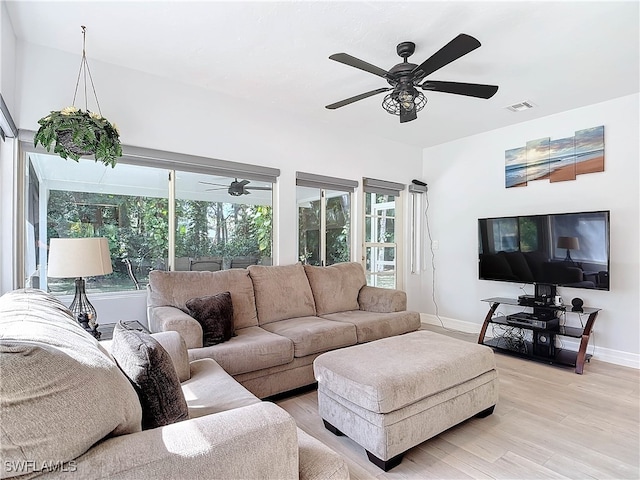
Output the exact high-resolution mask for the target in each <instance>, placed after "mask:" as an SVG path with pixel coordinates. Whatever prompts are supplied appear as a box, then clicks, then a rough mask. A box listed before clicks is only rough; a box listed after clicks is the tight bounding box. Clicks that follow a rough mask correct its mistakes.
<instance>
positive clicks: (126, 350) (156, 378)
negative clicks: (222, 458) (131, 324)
mask: <svg viewBox="0 0 640 480" xmlns="http://www.w3.org/2000/svg"><path fill="white" fill-rule="evenodd" d="M111 354H112V355H113V358H115V360H116V363H117V364H118V366H119V367H120V370H122V372H123V373H124V374H125V375H126V376H127V377H128V378H129V381H130V382H131V383H132V384H133V387H134V388H135V390H136V392H137V393H138V398H139V399H140V405H141V406H142V429H143V430H147V429H150V428H156V427H161V426H163V425H169V424H171V423H175V422H180V421H182V420H187V419H188V418H189V408H188V407H187V402H186V400H185V398H184V394H183V393H182V388H181V387H180V380H179V379H178V374H177V373H176V369H175V367H174V366H173V362H172V361H171V357H170V356H169V353H168V352H167V351H166V350H165V349H164V348H163V347H162V345H160V344H159V343H158V341H157V340H156V339H155V338H153V337H152V336H151V335H149V334H148V333H146V332H141V331H139V330H129V329H128V328H127V327H126V326H125V325H123V324H122V322H119V323H118V324H116V326H115V328H114V329H113V343H112V347H111Z"/></svg>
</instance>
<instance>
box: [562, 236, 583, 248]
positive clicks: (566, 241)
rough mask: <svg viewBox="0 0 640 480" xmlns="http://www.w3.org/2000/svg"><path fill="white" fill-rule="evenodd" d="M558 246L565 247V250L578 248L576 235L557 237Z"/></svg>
mask: <svg viewBox="0 0 640 480" xmlns="http://www.w3.org/2000/svg"><path fill="white" fill-rule="evenodd" d="M557 246H558V248H566V249H567V250H580V243H579V242H578V237H558V245H557Z"/></svg>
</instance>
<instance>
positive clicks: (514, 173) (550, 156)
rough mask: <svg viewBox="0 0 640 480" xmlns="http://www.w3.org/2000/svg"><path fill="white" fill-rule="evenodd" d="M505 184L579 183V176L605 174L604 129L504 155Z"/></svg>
mask: <svg viewBox="0 0 640 480" xmlns="http://www.w3.org/2000/svg"><path fill="white" fill-rule="evenodd" d="M504 157H505V184H506V187H507V188H510V187H526V186H527V183H528V182H531V181H533V180H541V179H548V180H549V181H550V182H564V181H567V180H575V179H576V175H581V174H585V173H594V172H604V125H601V126H599V127H592V128H587V129H584V130H578V131H577V132H576V134H575V135H574V136H573V137H567V138H559V139H557V140H551V139H550V138H549V137H547V138H540V139H538V140H531V141H528V142H527V145H526V146H524V147H518V148H513V149H511V150H506V151H505V152H504Z"/></svg>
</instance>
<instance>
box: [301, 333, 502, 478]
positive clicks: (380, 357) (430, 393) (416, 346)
mask: <svg viewBox="0 0 640 480" xmlns="http://www.w3.org/2000/svg"><path fill="white" fill-rule="evenodd" d="M313 368H314V373H315V376H316V379H317V380H318V410H319V412H320V416H321V417H322V419H323V421H324V424H325V427H326V428H327V429H328V430H330V431H331V432H333V433H335V434H336V435H342V434H345V435H348V436H349V438H351V439H352V440H354V441H355V442H357V443H358V444H359V445H361V446H363V447H364V449H365V450H366V451H367V455H368V457H369V460H370V461H371V462H373V463H374V464H376V465H377V466H378V467H380V468H382V469H383V470H384V471H387V470H389V469H391V468H393V467H395V466H396V465H398V464H399V463H400V462H401V461H402V456H403V455H404V453H405V452H406V451H407V450H408V449H410V448H412V447H414V446H416V445H418V444H420V443H422V442H424V441H425V440H427V439H429V438H431V437H433V436H435V435H437V434H438V433H440V432H442V431H444V430H446V429H448V428H450V427H452V426H454V425H456V424H458V423H460V422H462V421H463V420H466V419H468V418H470V417H472V416H474V415H477V416H479V417H485V416H487V415H490V414H491V413H493V408H494V406H495V404H496V402H497V401H498V376H497V372H496V369H495V359H494V356H493V350H492V349H491V348H489V347H486V346H484V345H478V344H476V343H470V342H464V341H462V340H456V339H453V338H450V337H447V336H445V335H440V334H437V333H433V332H429V331H425V330H421V331H417V332H413V333H407V334H405V335H398V336H395V337H390V338H385V339H382V340H376V341H374V342H370V343H365V344H361V345H355V346H352V347H347V348H343V349H340V350H334V351H331V352H327V353H323V354H322V355H320V356H319V357H318V358H316V360H315V361H314V363H313Z"/></svg>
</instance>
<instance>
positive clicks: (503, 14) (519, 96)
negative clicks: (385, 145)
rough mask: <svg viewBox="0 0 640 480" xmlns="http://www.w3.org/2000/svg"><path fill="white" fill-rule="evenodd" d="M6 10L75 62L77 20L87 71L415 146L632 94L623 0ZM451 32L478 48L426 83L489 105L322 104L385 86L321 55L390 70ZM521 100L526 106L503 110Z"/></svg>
mask: <svg viewBox="0 0 640 480" xmlns="http://www.w3.org/2000/svg"><path fill="white" fill-rule="evenodd" d="M5 3H6V5H7V9H8V13H9V19H10V21H11V23H12V26H13V29H14V31H15V34H16V37H17V40H18V44H19V45H20V44H21V43H26V44H33V45H39V46H43V47H46V48H51V49H58V50H62V51H65V52H69V53H71V54H74V55H79V53H80V52H79V48H80V40H81V38H80V30H79V26H80V25H86V26H87V28H88V32H89V33H88V42H89V43H88V50H87V55H88V57H89V60H90V61H91V62H93V61H96V60H98V61H101V62H104V63H105V64H110V65H119V66H122V67H126V68H130V69H134V70H138V71H142V72H145V73H148V74H151V75H155V76H157V77H163V78H167V79H171V80H172V81H175V82H179V83H181V84H183V85H184V88H185V89H188V88H192V87H193V86H196V87H200V88H203V89H207V90H210V91H212V92H217V93H218V94H223V95H227V96H229V97H232V98H233V99H234V100H237V101H238V105H239V110H240V111H242V112H243V115H250V114H251V112H252V109H261V111H262V112H264V111H268V112H270V113H271V112H272V113H273V114H280V115H283V114H284V115H287V116H288V117H293V118H295V119H296V120H300V121H304V120H312V121H314V122H320V123H322V124H325V125H326V126H327V127H328V128H335V129H336V130H339V131H340V132H341V133H345V134H348V132H351V131H357V132H359V133H366V134H370V135H374V136H379V137H385V138H389V139H392V140H395V141H398V142H402V143H407V144H411V145H417V146H420V147H428V146H432V145H435V144H439V143H444V142H448V141H451V140H454V139H458V138H462V137H467V136H470V135H474V134H478V133H481V132H485V131H489V130H493V129H496V128H500V127H504V126H507V125H511V124H515V123H519V122H524V121H528V120H532V119H534V118H540V117H544V116H547V115H551V114H554V113H557V112H562V111H566V110H570V109H574V108H578V107H582V106H585V105H592V104H595V103H598V102H603V101H606V100H610V99H613V98H617V97H622V96H625V95H630V94H633V93H637V92H638V91H639V89H640V80H639V64H640V47H639V45H640V41H639V30H640V22H639V21H638V15H639V13H638V11H639V10H638V8H639V3H638V2H637V1H633V0H632V1H621V2H620V1H610V0H606V1H528V2H519V1H496V2H485V1H463V2H462V1H398V2H395V1H394V2H381V1H351V2H342V1H265V2H248V1H233V2H227V1H224V2H223V1H206V0H205V1H188V0H187V1H6V2H5ZM459 33H466V34H469V35H472V36H473V37H475V38H477V39H478V40H479V41H480V42H481V44H482V46H481V47H480V48H478V49H477V50H475V51H473V52H471V53H469V54H468V55H465V56H464V57H462V58H460V59H459V60H457V61H455V62H452V63H451V64H449V65H446V66H445V67H443V68H442V69H440V70H438V71H437V72H436V73H434V74H433V75H432V76H430V79H431V80H441V81H453V82H472V83H483V84H490V85H498V86H499V87H500V88H499V90H498V92H497V93H496V95H495V96H494V97H492V98H491V99H489V100H483V99H477V98H470V97H464V96H460V95H450V94H444V93H437V92H425V95H426V97H427V99H428V104H427V106H426V107H425V108H424V110H422V111H421V112H420V113H419V114H418V119H417V120H416V121H412V122H409V123H405V124H400V123H399V122H398V118H397V117H396V116H393V115H389V114H388V113H386V112H385V111H384V110H383V109H382V107H381V101H382V99H381V98H379V96H374V97H371V98H367V99H365V100H362V101H359V102H356V103H354V104H351V105H348V106H345V107H343V108H339V109H338V110H327V109H326V108H325V105H329V104H331V103H333V102H337V101H339V100H342V99H345V98H349V97H351V96H353V95H356V94H358V93H361V92H367V91H371V90H374V89H377V88H380V87H384V86H385V82H384V80H383V79H381V78H380V77H377V76H376V75H371V74H370V73H367V72H364V71H362V70H358V69H356V68H351V67H348V66H346V65H343V64H340V63H338V62H334V61H331V60H329V58H328V57H329V56H330V55H332V54H334V53H339V52H344V53H348V54H350V55H353V56H355V57H357V58H359V59H362V60H363V61H366V62H368V63H371V64H373V65H376V66H378V67H381V68H383V69H385V70H387V69H389V68H390V67H392V66H393V65H395V64H396V63H399V61H400V58H399V57H398V56H397V54H396V45H397V44H398V43H400V42H404V41H411V42H414V43H415V44H416V49H415V54H414V55H413V56H412V57H411V60H412V61H414V62H415V63H420V62H422V61H423V60H424V59H426V58H428V57H429V56H431V55H432V54H433V53H435V52H436V51H437V50H438V49H440V48H441V47H442V46H443V45H445V44H446V43H447V42H449V41H450V40H452V39H453V38H454V37H455V36H456V35H458V34H459ZM25 74H26V75H28V74H29V73H28V72H27V73H25ZM523 101H529V102H531V103H532V104H533V105H534V108H533V109H530V110H526V111H523V112H519V113H514V112H511V111H509V110H507V109H506V108H505V107H507V106H508V105H512V104H516V103H520V102H523ZM114 116H115V117H117V112H115V113H114ZM23 127H24V128H31V129H33V128H36V125H30V126H23ZM187 127H188V125H187Z"/></svg>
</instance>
